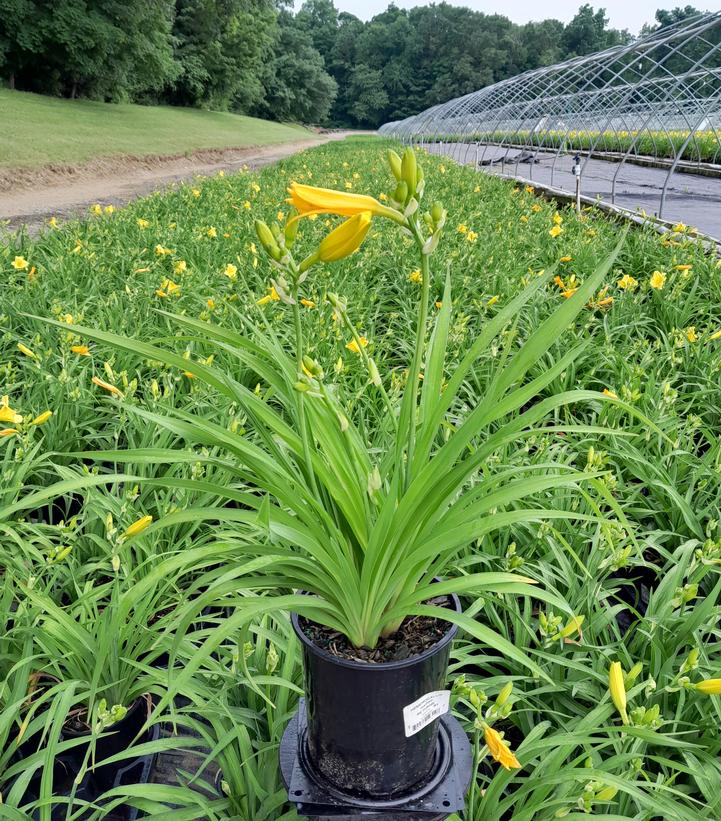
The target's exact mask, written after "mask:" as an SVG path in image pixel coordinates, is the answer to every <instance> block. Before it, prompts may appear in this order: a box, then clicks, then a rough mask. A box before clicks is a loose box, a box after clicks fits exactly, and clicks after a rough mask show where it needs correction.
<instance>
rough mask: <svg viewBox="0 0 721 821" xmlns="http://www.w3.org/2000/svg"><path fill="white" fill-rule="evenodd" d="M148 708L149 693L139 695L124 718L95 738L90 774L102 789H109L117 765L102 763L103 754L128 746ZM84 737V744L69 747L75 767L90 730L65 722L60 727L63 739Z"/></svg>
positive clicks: (110, 754) (84, 747)
mask: <svg viewBox="0 0 721 821" xmlns="http://www.w3.org/2000/svg"><path fill="white" fill-rule="evenodd" d="M151 708H152V702H151V699H150V697H149V696H141V697H140V698H138V699H136V700H135V701H134V702H133V704H131V706H130V709H129V710H128V712H127V713H126V715H125V718H123V719H121V720H120V721H117V722H116V723H115V724H113V725H111V726H110V727H108V728H107V730H105V731H104V732H103V734H102V735H100V736H99V737H98V738H97V739H96V741H95V759H94V760H95V761H97V762H98V766H97V767H95V768H94V769H93V776H94V778H95V780H96V781H97V782H98V784H99V785H101V786H102V787H103V788H104V789H109V788H110V787H111V786H112V784H113V781H114V779H115V776H116V773H117V771H118V766H119V765H118V764H107V765H105V766H103V764H102V762H103V761H104V760H105V759H106V758H110V756H112V755H115V754H116V753H120V752H122V751H123V750H127V749H128V747H130V745H131V744H132V742H133V739H135V737H136V736H137V735H138V733H139V732H140V729H141V728H142V726H143V724H145V722H146V720H147V718H148V716H149V715H150V710H151ZM84 737H85V738H87V742H86V743H85V744H78V746H77V747H73V748H72V750H71V751H70V753H71V755H72V759H73V761H74V763H75V764H76V766H77V769H78V770H79V769H80V767H81V765H82V762H83V760H84V758H85V755H86V753H87V750H88V746H89V745H90V741H91V733H90V731H89V730H78V729H75V728H73V727H72V726H68V725H66V726H65V727H63V738H64V739H65V740H69V739H73V738H84ZM144 740H147V739H141V741H144ZM91 760H92V759H91ZM120 766H125V765H120Z"/></svg>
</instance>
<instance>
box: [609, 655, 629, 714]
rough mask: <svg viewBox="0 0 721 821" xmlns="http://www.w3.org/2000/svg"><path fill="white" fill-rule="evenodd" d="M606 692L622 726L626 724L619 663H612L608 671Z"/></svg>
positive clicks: (624, 699) (624, 691)
mask: <svg viewBox="0 0 721 821" xmlns="http://www.w3.org/2000/svg"><path fill="white" fill-rule="evenodd" d="M608 690H609V692H610V694H611V701H613V703H614V705H615V707H616V709H617V710H618V712H619V714H620V715H621V720H622V721H623V723H624V724H628V713H627V712H626V686H625V685H624V682H623V667H621V662H620V661H614V662H612V663H611V666H610V667H609V669H608Z"/></svg>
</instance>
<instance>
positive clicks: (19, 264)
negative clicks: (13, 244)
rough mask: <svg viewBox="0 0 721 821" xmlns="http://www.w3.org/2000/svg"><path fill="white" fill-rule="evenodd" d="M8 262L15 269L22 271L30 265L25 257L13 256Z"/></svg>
mask: <svg viewBox="0 0 721 821" xmlns="http://www.w3.org/2000/svg"><path fill="white" fill-rule="evenodd" d="M10 264H11V265H12V267H13V268H14V269H15V270H16V271H24V270H25V269H26V268H27V267H28V265H30V263H29V262H28V261H27V260H26V259H25V257H15V259H14V260H13V261H12V262H11V263H10Z"/></svg>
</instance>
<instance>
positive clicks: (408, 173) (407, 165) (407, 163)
mask: <svg viewBox="0 0 721 821" xmlns="http://www.w3.org/2000/svg"><path fill="white" fill-rule="evenodd" d="M401 177H402V178H403V180H404V181H405V183H406V184H407V185H408V192H409V193H410V195H411V196H413V195H414V194H415V193H416V185H417V184H418V164H417V162H416V152H415V151H414V150H413V149H412V148H411V147H410V146H409V147H408V148H406V150H405V151H404V152H403V159H402V160H401Z"/></svg>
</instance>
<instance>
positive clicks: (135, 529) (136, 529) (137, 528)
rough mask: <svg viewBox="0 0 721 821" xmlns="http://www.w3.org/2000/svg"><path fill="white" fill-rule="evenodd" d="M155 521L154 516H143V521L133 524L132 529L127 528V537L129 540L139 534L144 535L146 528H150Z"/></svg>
mask: <svg viewBox="0 0 721 821" xmlns="http://www.w3.org/2000/svg"><path fill="white" fill-rule="evenodd" d="M152 521H153V517H152V516H143V517H142V518H141V519H138V520H137V522H133V524H131V525H130V527H128V528H127V530H126V531H125V535H126V536H127V537H128V538H131V537H132V536H137V535H138V534H139V533H142V532H143V531H144V530H145V529H146V528H148V527H150V523H151V522H152Z"/></svg>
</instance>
